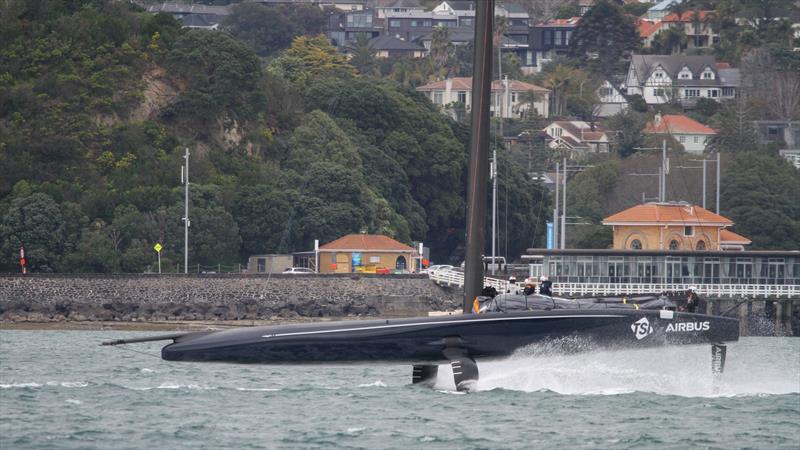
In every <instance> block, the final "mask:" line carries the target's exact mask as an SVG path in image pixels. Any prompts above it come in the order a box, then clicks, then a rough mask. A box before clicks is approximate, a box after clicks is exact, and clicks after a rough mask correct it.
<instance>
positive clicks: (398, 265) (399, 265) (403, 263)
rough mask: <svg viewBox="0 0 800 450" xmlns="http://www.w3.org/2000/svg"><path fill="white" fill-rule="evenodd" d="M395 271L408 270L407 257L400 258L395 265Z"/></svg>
mask: <svg viewBox="0 0 800 450" xmlns="http://www.w3.org/2000/svg"><path fill="white" fill-rule="evenodd" d="M394 268H395V269H405V268H406V257H405V256H398V257H397V261H396V262H395V263H394Z"/></svg>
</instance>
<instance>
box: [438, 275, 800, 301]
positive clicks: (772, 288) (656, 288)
mask: <svg viewBox="0 0 800 450" xmlns="http://www.w3.org/2000/svg"><path fill="white" fill-rule="evenodd" d="M428 276H429V277H430V279H431V280H433V281H434V282H436V283H437V284H440V285H446V286H458V287H462V286H464V273H463V272H459V271H455V270H436V271H433V272H430V273H429V274H428ZM483 280H484V286H494V288H495V289H497V290H498V291H500V292H505V291H506V290H507V289H508V287H509V284H510V283H509V282H508V281H507V280H503V279H498V278H490V277H485V278H484V279H483ZM518 285H520V286H521V284H520V283H518ZM694 286H695V287H696V288H697V293H698V294H699V295H701V296H707V297H716V298H728V297H730V298H744V297H755V298H767V297H768V298H785V299H800V285H796V284H783V285H776V284H696V285H694ZM688 288H689V285H688V284H684V283H591V282H590V283H579V282H574V283H573V282H569V283H563V282H556V283H553V288H552V290H553V292H554V293H556V294H561V295H580V296H583V295H621V294H627V295H635V294H656V293H662V292H685V291H686V290H687V289H688Z"/></svg>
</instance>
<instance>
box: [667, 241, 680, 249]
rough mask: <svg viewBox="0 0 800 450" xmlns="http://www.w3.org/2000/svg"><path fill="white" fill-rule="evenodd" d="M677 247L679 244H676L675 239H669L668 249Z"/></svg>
mask: <svg viewBox="0 0 800 450" xmlns="http://www.w3.org/2000/svg"><path fill="white" fill-rule="evenodd" d="M678 247H680V244H678V241H676V240H675V239H673V240H671V241H669V249H670V250H677V249H678Z"/></svg>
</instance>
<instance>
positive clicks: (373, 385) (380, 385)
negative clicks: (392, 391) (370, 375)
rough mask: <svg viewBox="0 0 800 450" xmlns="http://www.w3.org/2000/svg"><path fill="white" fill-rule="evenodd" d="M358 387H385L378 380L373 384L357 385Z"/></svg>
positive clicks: (384, 384)
mask: <svg viewBox="0 0 800 450" xmlns="http://www.w3.org/2000/svg"><path fill="white" fill-rule="evenodd" d="M358 387H386V383H384V382H383V381H381V380H378V381H375V382H373V383H366V384H359V385H358Z"/></svg>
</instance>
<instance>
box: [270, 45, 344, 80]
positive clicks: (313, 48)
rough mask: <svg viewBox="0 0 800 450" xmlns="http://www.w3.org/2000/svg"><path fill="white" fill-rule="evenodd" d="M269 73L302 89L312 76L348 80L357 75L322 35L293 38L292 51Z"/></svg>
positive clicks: (284, 53) (272, 67)
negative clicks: (333, 76)
mask: <svg viewBox="0 0 800 450" xmlns="http://www.w3.org/2000/svg"><path fill="white" fill-rule="evenodd" d="M269 69H270V70H271V71H272V72H273V73H276V74H278V75H280V76H283V77H284V78H286V79H287V80H289V81H291V82H293V83H295V84H297V85H299V86H301V87H303V86H305V85H306V83H307V81H308V79H309V78H311V77H314V76H320V75H331V74H332V75H336V76H345V77H347V76H352V75H355V72H356V69H355V67H353V66H352V65H350V64H349V63H348V62H347V58H345V57H344V55H342V54H341V53H339V51H338V50H336V48H335V47H333V46H332V45H331V44H330V42H328V38H326V37H325V35H323V34H319V35H316V36H298V37H296V38H294V40H293V41H292V45H291V47H289V48H288V49H287V50H286V51H284V52H283V53H282V54H281V56H279V57H278V58H276V59H275V60H273V61H272V63H270V65H269Z"/></svg>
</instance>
